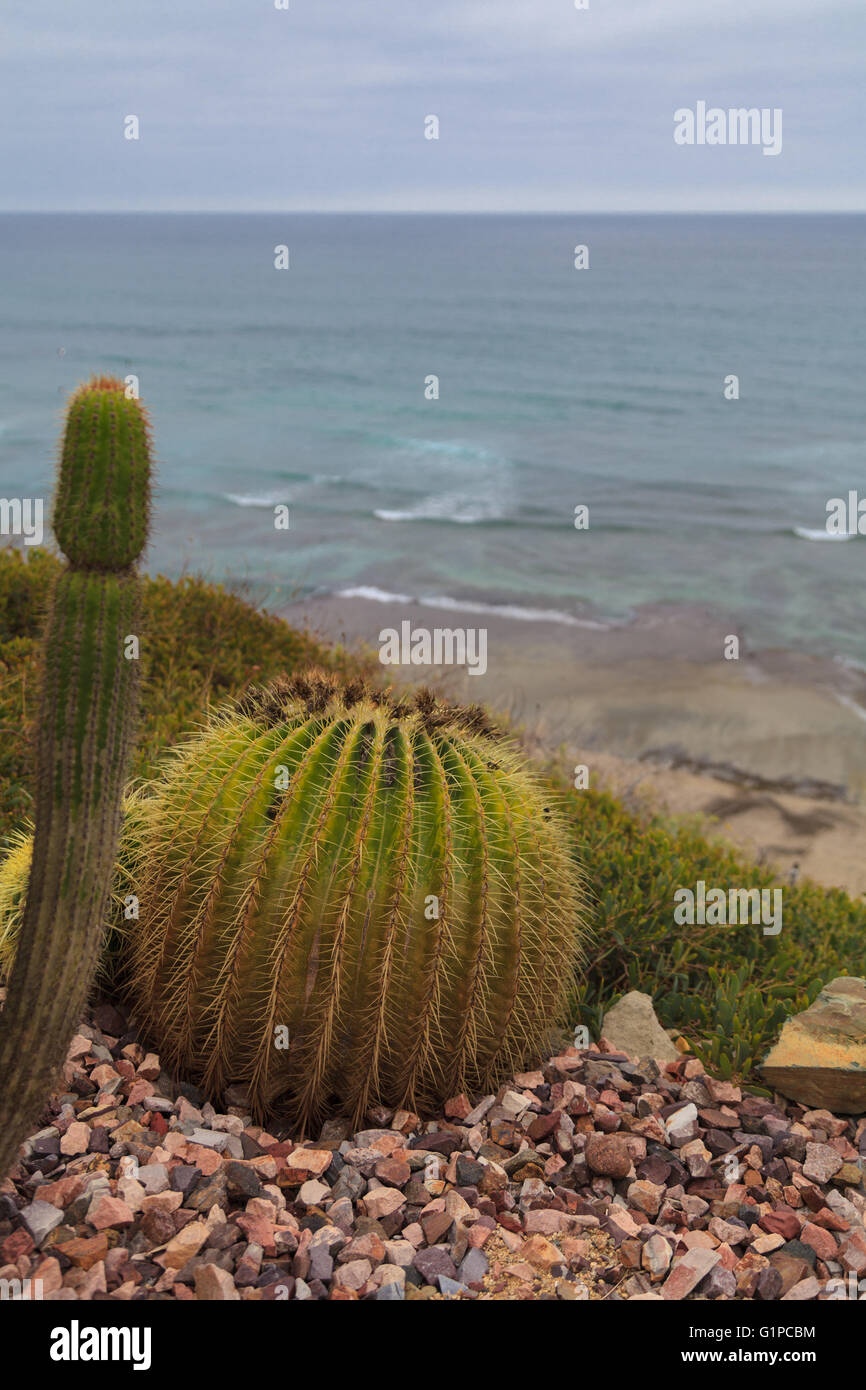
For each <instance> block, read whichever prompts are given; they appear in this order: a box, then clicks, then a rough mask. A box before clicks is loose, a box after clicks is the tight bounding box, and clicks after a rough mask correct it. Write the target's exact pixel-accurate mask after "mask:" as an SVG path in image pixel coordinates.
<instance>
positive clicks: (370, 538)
mask: <svg viewBox="0 0 866 1390" xmlns="http://www.w3.org/2000/svg"><path fill="white" fill-rule="evenodd" d="M578 243H581V244H586V245H587V246H588V247H589V256H590V268H589V269H588V270H583V271H577V270H575V269H574V266H573V257H574V247H575V245H576V244H578ZM278 244H286V245H288V247H289V249H290V259H291V264H290V269H289V270H287V271H278V270H276V269H275V268H274V248H275V246H277V245H278ZM864 266H866V218H864V217H859V216H838V217H833V216H803V217H796V216H773V217H753V216H725V217H711V216H646V217H636V216H617V217H604V216H597V215H596V216H591V217H585V218H581V217H579V216H572V215H568V216H559V215H556V216H554V215H551V216H527V217H518V216H453V217H452V216H432V215H421V214H419V215H395V216H380V215H368V216H362V215H346V216H324V215H312V214H309V215H302V216H301V215H297V214H291V215H285V216H281V215H275V214H261V215H245V216H227V215H158V214H152V215H128V216H127V215H90V214H86V215H51V216H49V215H44V216H42V215H40V216H37V215H30V214H21V215H5V216H0V280H2V296H0V324H2V329H0V495H2V496H18V495H21V496H34V495H36V496H40V495H44V496H46V497H47V496H49V495H50V489H51V478H52V472H53V466H54V458H55V455H56V441H57V435H58V429H59V425H60V421H61V419H62V409H63V402H64V398H65V395H66V393H67V392H68V391H69V390H70V389H71V388H72V387H74V385H75V384H76V382H78V381H79V380H81V379H82V378H86V377H87V376H88V375H89V374H90V373H91V372H112V373H115V374H118V375H120V376H126V375H128V374H135V375H136V376H138V378H139V380H140V386H141V394H142V397H143V399H145V400H146V402H147V404H148V406H149V407H150V410H151V413H152V419H153V426H154V432H155V439H156V445H157V456H158V463H159V477H158V484H159V491H158V497H157V503H156V510H155V518H154V535H153V541H152V545H151V548H150V552H149V556H148V567H149V568H150V569H151V571H153V572H156V571H162V572H164V573H169V574H172V575H176V574H177V573H179V572H180V571H181V570H184V569H186V570H193V571H197V572H202V573H205V574H207V575H208V576H210V577H211V578H213V579H216V580H225V581H229V582H232V583H244V584H245V585H246V586H247V591H248V592H251V593H252V594H253V596H254V597H256V598H257V599H259V600H260V601H262V602H265V603H267V604H268V605H269V606H277V605H279V604H280V603H281V602H285V601H286V600H288V599H291V598H296V597H298V596H300V595H303V594H309V593H322V592H333V591H338V592H344V591H347V590H348V591H359V592H361V593H367V594H370V593H373V594H392V593H397V594H401V595H405V596H407V597H422V596H423V597H433V596H435V597H445V598H447V599H449V600H451V601H453V603H454V605H455V607H456V608H458V609H459V608H460V607H462V606H465V605H467V604H471V605H473V606H474V611H479V606H481V605H485V604H493V605H496V606H501V607H505V608H507V609H509V610H511V611H515V612H516V613H517V615H518V616H519V615H521V614H523V615H525V616H527V620H531V616H532V614H533V613H535V614H537V613H538V612H539V611H542V612H546V613H550V612H554V613H556V614H557V615H559V616H560V620H561V621H563V622H566V623H569V622H575V621H577V622H586V621H589V622H593V623H596V622H601V623H608V622H616V623H619V622H627V621H629V620H630V618H631V617H632V616H633V615H634V614H635V612H636V610H637V609H639V607H640V606H641V605H642V604H645V603H660V602H662V603H663V602H676V603H684V602H685V603H689V602H694V603H697V604H701V605H710V606H711V607H713V608H714V609H716V610H721V611H722V612H724V613H725V614H729V615H730V620H731V624H732V630H733V626H734V625H739V626H742V627H743V628H744V630H745V632H746V634H747V636H748V638H749V640H750V641H752V642H753V643H754V644H755V645H760V646H765V647H766V646H768V645H769V646H785V647H791V646H793V647H799V648H806V649H808V650H814V651H817V652H826V653H831V654H835V655H838V656H840V657H843V658H845V659H848V660H853V661H855V662H863V661H866V537H864V538H861V537H855V538H853V539H850V540H847V541H836V542H833V541H830V540H829V539H828V538H827V536H826V532H825V530H824V522H825V514H826V511H825V509H826V504H827V501H828V499H829V498H831V497H835V496H846V495H847V493H848V491H849V490H850V489H857V488H858V487H859V490H860V494H861V495H862V496H864V497H866V468H864V457H866V392H864V372H866V272H864ZM731 373H735V374H736V375H738V377H739V380H740V399H739V400H737V401H727V400H725V399H724V395H723V385H724V379H725V377H726V376H727V375H728V374H731ZM431 374H435V375H436V376H438V378H439V382H440V388H439V389H440V395H439V399H438V400H426V399H425V394H424V386H425V379H426V378H427V377H428V376H429V375H431ZM277 503H285V504H287V505H288V507H289V509H290V517H291V524H290V529H289V530H288V531H278V530H276V529H275V527H274V513H273V509H274V506H275V505H276V504H277ZM579 504H583V505H586V506H587V507H588V508H589V519H590V525H589V529H588V530H587V531H578V530H576V529H575V527H574V521H573V518H574V508H575V506H577V505H579ZM470 611H473V610H470ZM480 611H483V607H481V609H480Z"/></svg>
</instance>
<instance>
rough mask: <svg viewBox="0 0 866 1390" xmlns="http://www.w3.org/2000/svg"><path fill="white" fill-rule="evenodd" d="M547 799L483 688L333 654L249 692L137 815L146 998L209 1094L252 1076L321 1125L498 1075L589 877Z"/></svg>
mask: <svg viewBox="0 0 866 1390" xmlns="http://www.w3.org/2000/svg"><path fill="white" fill-rule="evenodd" d="M545 799H546V798H545V794H544V793H543V792H542V790H541V789H540V788H539V787H538V786H537V785H536V783H535V782H534V781H533V779H532V778H531V777H530V776H529V775H527V774H526V772H525V771H523V770H522V768H521V766H520V763H519V759H518V757H517V755H516V753H515V751H514V750H513V748H512V747H511V746H510V744H509V743H508V742H507V741H506V740H504V739H503V738H502V737H501V735H499V734H498V733H496V731H494V730H492V729H491V728H490V727H489V725H488V723H487V720H486V717H485V716H484V714H483V711H480V710H478V709H472V710H459V709H455V708H452V707H445V706H442V705H440V704H438V703H437V702H436V701H435V700H434V699H433V698H432V697H431V696H430V695H429V694H427V693H425V692H422V693H420V694H419V695H418V696H417V697H416V699H415V700H414V702H411V703H409V702H406V703H399V702H393V701H391V700H390V699H388V698H387V697H383V696H382V695H374V694H372V693H371V692H369V691H368V690H367V689H366V688H365V687H364V686H363V685H362V683H360V682H353V683H351V684H350V685H349V686H348V687H345V688H344V689H338V688H337V683H336V682H335V681H334V680H333V679H332V678H330V677H325V676H323V675H322V674H321V673H315V674H312V675H309V676H303V677H296V678H294V679H293V680H292V681H289V682H283V683H281V684H280V685H278V686H277V687H274V688H272V689H270V690H268V691H259V692H253V693H252V694H251V695H250V696H248V697H246V698H245V699H244V700H243V701H242V702H241V703H240V705H239V706H237V707H236V708H234V709H229V710H227V711H223V712H222V713H220V714H219V715H217V716H216V717H215V718H214V719H213V721H212V723H211V725H210V727H209V728H208V729H207V730H206V731H205V732H203V733H202V734H200V735H198V736H197V737H195V738H194V739H193V740H192V741H191V742H189V743H188V744H187V745H186V746H185V747H184V748H182V749H180V750H176V751H175V754H174V756H173V760H172V761H171V763H170V764H168V766H167V768H166V771H165V773H164V775H163V776H162V777H161V779H159V780H157V782H155V783H154V784H153V785H152V786H151V787H150V788H149V790H148V793H147V794H146V795H145V796H143V797H142V798H140V799H138V800H137V802H136V805H135V814H134V815H133V816H131V817H130V819H129V820H128V823H127V832H128V836H131V837H132V841H133V844H132V848H130V840H129V839H127V841H126V842H125V849H126V850H127V851H128V852H129V854H130V864H131V869H130V871H131V875H132V879H133V881H134V882H135V884H136V891H137V893H138V895H139V898H140V914H141V915H140V920H139V922H138V923H137V925H136V929H135V931H134V932H133V933H131V934H130V936H129V938H128V942H127V950H128V952H129V958H128V961H127V968H128V976H129V981H130V992H131V997H132V1001H133V1005H134V1008H135V1012H136V1016H137V1017H138V1018H139V1020H140V1021H141V1022H142V1023H143V1025H144V1027H145V1029H146V1030H147V1031H149V1032H150V1033H151V1034H152V1036H153V1038H154V1040H155V1042H156V1044H157V1045H158V1047H159V1050H160V1053H161V1056H162V1057H163V1059H164V1060H165V1062H166V1063H168V1064H169V1065H173V1066H175V1067H176V1068H178V1069H179V1070H180V1071H182V1072H183V1073H185V1074H186V1075H187V1076H190V1077H192V1078H193V1079H195V1080H197V1081H198V1082H199V1083H201V1084H203V1085H204V1087H205V1088H206V1089H207V1090H208V1091H209V1092H210V1093H211V1094H212V1095H218V1094H219V1093H220V1092H221V1091H222V1090H223V1089H224V1088H225V1087H226V1086H227V1085H229V1084H233V1083H241V1084H245V1085H246V1086H247V1087H248V1090H249V1097H250V1104H251V1107H252V1109H253V1110H254V1112H255V1113H256V1114H257V1115H258V1116H260V1117H264V1116H265V1115H266V1114H267V1113H272V1112H273V1111H274V1110H277V1111H279V1113H280V1114H282V1115H285V1116H287V1117H288V1118H291V1119H292V1120H294V1121H295V1122H296V1123H298V1124H300V1125H301V1126H302V1127H303V1128H306V1127H308V1126H309V1125H310V1124H311V1123H313V1122H314V1121H316V1120H318V1119H320V1118H321V1117H322V1115H323V1114H325V1113H327V1112H328V1111H329V1110H331V1109H332V1108H334V1107H335V1106H338V1107H339V1108H341V1109H344V1110H347V1111H349V1112H350V1113H352V1114H353V1115H354V1116H355V1117H356V1118H358V1117H360V1116H362V1115H363V1113H364V1112H365V1110H366V1109H367V1108H368V1107H369V1105H370V1104H372V1103H382V1104H386V1105H404V1104H405V1105H408V1106H410V1107H412V1108H419V1107H420V1108H422V1109H424V1108H427V1107H430V1106H432V1105H434V1104H436V1103H437V1102H439V1101H441V1100H442V1099H444V1098H447V1097H449V1096H451V1095H453V1094H455V1093H456V1092H458V1091H461V1090H464V1089H467V1090H468V1089H472V1088H475V1087H487V1086H489V1085H492V1084H493V1083H494V1082H495V1081H496V1079H497V1078H498V1077H501V1076H502V1075H505V1074H507V1073H508V1071H509V1069H511V1068H513V1067H514V1066H518V1065H520V1064H522V1063H524V1062H526V1061H527V1060H528V1059H529V1058H535V1059H537V1057H538V1056H539V1055H540V1053H541V1051H542V1049H543V1047H544V1046H545V1044H546V1043H547V1042H548V1039H549V1034H550V1030H551V1027H552V1025H554V1024H555V1023H556V1022H557V1021H558V1017H559V1016H560V1013H561V1008H562V1005H563V1002H564V996H565V994H566V992H567V990H568V988H569V985H570V983H571V981H572V978H573V975H572V972H573V967H574V964H575V958H576V954H577V949H578V945H577V943H578V937H579V931H580V889H579V882H578V877H577V874H576V871H575V869H574V866H573V862H572V860H571V857H570V855H569V851H568V847H567V841H566V835H565V833H564V831H563V830H562V828H561V827H560V824H559V822H558V820H557V818H556V816H555V814H553V813H552V812H551V811H550V808H549V807H547V806H546V805H545ZM136 843H137V848H136ZM281 1042H282V1043H283V1044H285V1045H284V1046H281V1045H280V1044H281Z"/></svg>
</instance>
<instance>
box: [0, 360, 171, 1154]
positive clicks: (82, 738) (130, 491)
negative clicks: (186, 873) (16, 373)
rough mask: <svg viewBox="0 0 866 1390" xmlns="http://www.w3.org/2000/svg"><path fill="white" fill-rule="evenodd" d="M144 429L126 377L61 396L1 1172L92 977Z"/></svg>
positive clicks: (107, 850) (141, 538) (127, 700)
mask: <svg viewBox="0 0 866 1390" xmlns="http://www.w3.org/2000/svg"><path fill="white" fill-rule="evenodd" d="M149 456H150V448H149V438H148V424H147V419H146V416H145V414H144V411H143V409H142V407H141V406H140V404H139V403H138V401H137V400H132V399H127V396H126V394H125V391H124V387H123V385H122V383H121V382H119V381H116V380H114V379H113V378H95V379H94V380H92V381H91V382H89V383H88V384H87V385H85V386H82V387H80V388H79V390H78V391H77V392H76V393H75V394H74V395H73V396H72V398H71V400H70V402H69V410H68V415H67V423H66V433H65V440H64V445H63V450H62V455H61V462H60V472H59V480H58V488H57V497H56V500H55V534H56V536H57V539H58V541H59V543H60V545H61V547H62V549H63V550H64V552H65V554H66V556H67V559H68V564H67V565H66V567H65V569H64V570H63V571H62V573H61V574H60V576H59V578H58V580H57V582H56V584H55V588H54V592H53V596H52V603H51V609H50V612H49V615H48V620H47V624H46V631H45V636H44V649H43V661H42V683H41V697H40V698H41V704H40V711H39V721H38V725H37V750H36V791H35V806H36V830H35V837H34V843H33V860H32V869H31V873H30V881H29V888H28V892H27V899H26V903H25V906H24V911H23V916H22V920H21V926H20V930H19V932H18V940H17V945H16V951H15V960H14V964H13V967H12V972H11V977H10V981H9V997H8V999H7V1002H6V1007H5V1009H4V1011H3V1013H2V1015H0V1088H2V1090H0V1173H5V1172H7V1171H8V1169H9V1167H10V1166H11V1165H12V1163H13V1161H14V1159H15V1154H16V1151H17V1148H18V1145H19V1143H20V1141H21V1139H22V1138H23V1137H24V1136H25V1135H26V1134H27V1132H28V1126H29V1125H30V1124H31V1123H32V1121H33V1120H34V1119H35V1118H36V1116H37V1114H38V1111H39V1107H40V1105H42V1104H43V1103H44V1101H45V1099H46V1097H47V1096H48V1094H49V1090H50V1087H51V1083H52V1080H53V1077H54V1074H55V1072H56V1070H57V1068H58V1067H59V1065H60V1064H61V1063H62V1061H63V1058H64V1055H65V1049H66V1046H67V1044H68V1041H69V1038H70V1036H71V1035H72V1033H73V1032H74V1030H75V1027H76V1025H77V1023H78V1021H79V1018H80V1013H81V1009H82V1006H83V1004H84V1002H85V999H86V995H87V990H88V986H89V984H90V980H91V978H92V975H93V972H94V969H95V966H96V962H97V957H98V954H99V947H100V941H101V938H102V933H103V928H104V919H105V909H106V903H107V898H108V893H109V888H110V885H111V881H112V878H113V873H114V863H115V856H116V852H117V839H118V833H119V829H120V819H121V803H122V794H123V788H124V781H125V777H126V768H127V760H128V754H129V751H130V745H131V740H132V735H133V732H134V724H135V719H136V716H137V705H138V699H137V686H138V660H137V659H128V658H130V657H136V656H137V653H135V651H134V650H132V649H131V648H129V646H128V643H129V640H130V639H135V640H136V641H137V633H138V627H139V580H138V576H137V574H136V573H135V570H134V568H133V566H134V565H135V562H136V560H137V559H138V557H139V555H140V553H141V550H142V548H143V546H144V543H145V539H146V535H147V525H148V516H149V507H150V457H149Z"/></svg>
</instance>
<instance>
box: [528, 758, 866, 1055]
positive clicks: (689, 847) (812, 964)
mask: <svg viewBox="0 0 866 1390" xmlns="http://www.w3.org/2000/svg"><path fill="white" fill-rule="evenodd" d="M550 776H551V778H552V779H553V780H554V782H555V783H556V785H557V787H558V788H559V789H560V790H561V792H562V805H563V809H564V811H565V814H566V815H567V817H568V820H569V823H570V825H571V826H572V829H573V831H574V839H575V846H576V848H577V850H578V852H579V854H580V859H581V863H582V864H583V865H584V867H585V869H586V874H587V879H588V882H589V884H590V888H591V892H592V894H593V898H594V901H593V902H592V903H591V907H593V908H594V911H593V912H592V915H591V919H590V925H591V932H592V944H591V945H590V947H589V952H588V956H589V958H588V961H587V968H586V971H585V973H584V974H583V975H582V976H581V978H580V979H579V981H578V982H577V985H576V988H575V993H574V996H573V1000H572V1005H573V1014H574V1018H575V1020H576V1021H577V1022H580V1023H584V1024H586V1026H587V1027H588V1028H589V1031H590V1035H591V1036H593V1037H597V1036H598V1034H599V1032H600V1030H601V1021H602V1016H603V1014H604V1012H605V1010H606V1009H608V1008H610V1006H611V1005H612V1004H614V1003H616V1001H617V1000H618V999H619V998H621V997H622V995H623V994H625V993H627V991H628V990H632V989H638V990H642V991H644V992H645V993H646V994H649V995H651V996H652V998H653V1002H654V1004H655V1007H656V1012H657V1013H658V1016H659V1018H660V1020H661V1022H662V1024H663V1026H664V1027H666V1028H676V1029H679V1030H680V1031H681V1032H682V1033H683V1035H684V1036H685V1037H686V1038H687V1040H688V1041H689V1043H690V1044H691V1046H692V1048H693V1050H694V1051H695V1052H696V1053H697V1054H698V1055H699V1056H700V1057H701V1058H702V1059H703V1060H704V1061H705V1063H706V1064H707V1065H712V1067H713V1068H714V1069H715V1070H716V1071H717V1072H718V1073H722V1074H737V1075H740V1076H744V1075H747V1074H748V1073H749V1072H750V1071H751V1070H752V1069H753V1068H754V1067H755V1066H756V1065H757V1063H758V1062H760V1060H761V1058H762V1056H763V1054H764V1052H765V1051H766V1050H767V1048H768V1047H769V1046H770V1044H771V1043H772V1042H773V1040H774V1038H775V1036H776V1035H777V1033H778V1031H779V1028H780V1026H781V1024H782V1023H783V1022H784V1020H785V1018H787V1017H788V1016H789V1014H791V1013H795V1012H797V1011H799V1010H800V1009H802V1008H805V1007H806V1006H807V1005H808V1004H810V1003H811V1002H812V1000H813V999H814V998H815V996H816V995H817V993H818V991H819V990H820V988H821V985H822V984H824V983H826V981H827V980H829V979H832V978H833V977H834V976H835V975H842V974H849V975H863V974H866V905H864V904H863V903H862V902H860V903H858V902H854V901H853V900H852V899H851V898H850V897H848V895H847V894H846V893H844V892H843V891H842V890H841V889H825V888H822V887H820V886H819V885H817V884H815V883H812V882H810V881H808V880H804V881H802V882H800V883H798V884H797V885H795V886H793V887H791V886H783V922H782V930H781V932H780V933H779V935H778V936H764V934H763V932H762V930H761V927H760V926H759V925H739V926H697V925H696V926H680V925H678V924H677V923H675V922H674V893H675V891H676V889H677V888H692V889H693V888H694V886H695V884H696V883H697V882H698V880H699V879H703V880H704V881H705V882H706V883H707V884H708V885H711V886H713V887H719V888H723V889H725V890H727V889H728V888H770V887H773V886H776V887H778V886H780V883H779V879H778V877H776V876H775V875H774V874H773V872H772V870H770V869H768V868H766V867H761V866H758V865H755V864H752V863H750V862H749V861H748V860H747V859H746V858H745V857H744V856H743V855H741V854H739V853H738V852H737V851H735V850H734V849H732V848H729V847H727V846H725V845H724V844H719V843H717V842H710V841H708V840H707V839H706V838H705V837H704V836H703V835H702V834H701V833H700V830H699V829H698V828H697V827H696V826H695V825H693V824H679V823H677V822H675V821H672V820H670V819H669V818H664V817H661V816H655V817H643V816H640V815H638V814H636V813H635V812H633V811H630V810H628V809H627V808H626V807H625V806H623V804H622V803H621V802H620V801H618V800H617V799H616V798H615V797H613V796H611V795H610V794H609V793H607V792H603V791H598V790H595V789H589V790H586V791H575V790H574V789H573V788H571V787H570V786H568V785H566V783H565V782H564V780H563V778H562V776H561V774H559V773H558V772H557V771H556V770H555V769H550Z"/></svg>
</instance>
